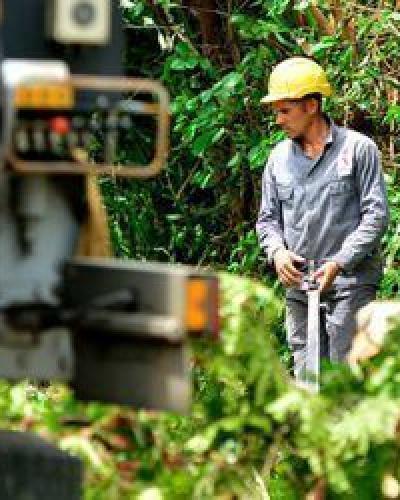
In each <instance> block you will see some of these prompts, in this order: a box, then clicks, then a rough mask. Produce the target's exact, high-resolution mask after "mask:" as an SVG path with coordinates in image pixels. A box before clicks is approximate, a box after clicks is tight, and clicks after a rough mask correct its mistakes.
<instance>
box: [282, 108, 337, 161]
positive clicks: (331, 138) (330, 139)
mask: <svg viewBox="0 0 400 500" xmlns="http://www.w3.org/2000/svg"><path fill="white" fill-rule="evenodd" d="M324 118H325V120H326V121H327V123H328V125H329V131H328V135H327V136H326V139H325V147H326V148H327V147H330V146H331V145H332V144H333V143H334V142H335V140H336V138H337V135H338V126H337V125H336V123H335V122H334V121H333V120H332V118H331V117H330V116H328V115H326V114H325V113H324ZM292 144H293V146H294V149H295V151H297V152H299V153H301V154H304V152H303V149H302V148H301V146H300V144H299V142H298V141H297V140H296V139H292Z"/></svg>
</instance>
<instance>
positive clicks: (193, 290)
mask: <svg viewBox="0 0 400 500" xmlns="http://www.w3.org/2000/svg"><path fill="white" fill-rule="evenodd" d="M186 300H187V304H186V327H187V329H188V330H190V331H195V332H199V331H202V330H205V329H206V328H207V326H208V319H209V318H208V284H207V281H206V280H202V279H191V280H189V281H188V284H187V299H186Z"/></svg>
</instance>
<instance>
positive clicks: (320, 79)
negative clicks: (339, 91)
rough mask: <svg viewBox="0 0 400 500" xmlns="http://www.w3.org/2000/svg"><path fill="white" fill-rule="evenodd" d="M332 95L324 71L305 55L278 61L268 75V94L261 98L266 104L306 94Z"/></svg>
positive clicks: (298, 97) (297, 97) (299, 97)
mask: <svg viewBox="0 0 400 500" xmlns="http://www.w3.org/2000/svg"><path fill="white" fill-rule="evenodd" d="M317 93H318V94H322V95H325V96H330V95H332V88H331V86H330V84H329V82H328V79H327V77H326V74H325V71H324V70H323V69H322V68H321V66H320V65H319V64H317V63H316V62H314V61H312V60H311V59H307V58H306V57H291V58H289V59H286V60H285V61H282V62H281V63H279V64H278V65H277V66H275V68H274V69H273V70H272V73H271V75H270V77H269V85H268V94H267V95H266V96H265V97H263V98H262V99H261V103H262V104H268V103H270V102H274V101H280V100H281V99H301V98H302V97H304V96H305V95H307V94H317Z"/></svg>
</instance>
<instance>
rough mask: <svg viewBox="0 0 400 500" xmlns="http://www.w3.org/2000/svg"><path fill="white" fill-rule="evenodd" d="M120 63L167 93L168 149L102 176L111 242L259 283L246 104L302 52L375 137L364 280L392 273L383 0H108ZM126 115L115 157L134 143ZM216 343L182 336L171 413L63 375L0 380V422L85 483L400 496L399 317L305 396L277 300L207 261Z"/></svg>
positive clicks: (258, 121)
mask: <svg viewBox="0 0 400 500" xmlns="http://www.w3.org/2000/svg"><path fill="white" fill-rule="evenodd" d="M121 4H122V5H123V9H124V16H125V19H126V31H127V35H128V40H129V43H128V48H127V52H126V67H127V70H128V73H129V74H132V75H135V76H139V75H141V76H150V77H154V78H159V79H161V80H162V81H163V82H164V84H165V85H166V87H167V88H168V89H169V91H170V94H171V97H172V137H171V154H170V157H169V160H168V165H167V168H166V169H165V171H164V172H163V173H162V174H161V175H160V176H159V177H158V178H156V179H154V180H151V181H146V182H131V181H129V182H128V181H126V180H122V181H121V180H115V179H103V180H102V181H101V183H102V188H103V192H104V194H105V199H106V203H107V206H108V210H109V216H110V226H111V231H112V237H113V243H114V248H115V251H116V253H117V254H118V255H120V256H125V257H134V258H145V259H157V260H164V261H171V262H185V263H190V264H195V265H196V264H201V265H210V266H212V268H217V269H223V270H227V271H231V272H236V273H239V274H242V275H249V276H252V277H257V278H259V279H260V280H263V281H264V282H266V283H269V284H271V283H272V281H273V277H272V275H269V277H268V269H267V267H266V262H265V258H264V257H263V255H262V254H261V253H260V251H259V248H258V244H257V241H256V237H255V232H254V223H255V219H256V214H257V209H258V204H259V197H260V192H259V186H260V180H261V173H262V170H263V167H264V164H265V161H266V159H267V157H268V154H269V152H270V150H271V148H272V147H273V145H274V144H275V143H276V142H277V141H279V140H280V139H281V138H282V134H281V132H280V131H279V130H278V129H277V128H276V126H275V125H274V121H273V117H272V116H271V114H270V113H269V112H268V110H266V109H264V108H262V107H261V106H260V104H259V100H260V98H261V97H262V96H263V95H264V94H265V92H266V82H267V76H268V73H269V72H270V70H271V68H272V67H273V66H274V65H275V64H276V63H277V62H279V61H280V60H282V59H284V58H285V57H288V56H291V55H294V54H299V55H309V56H311V57H314V58H315V59H316V60H317V61H318V62H319V63H321V64H322V65H323V66H324V67H325V68H326V70H327V72H328V75H329V78H330V80H331V82H332V84H333V86H334V88H335V96H334V97H333V98H332V99H329V100H328V101H327V102H326V103H325V109H326V110H327V112H328V113H330V114H331V116H332V117H333V118H334V119H335V120H336V121H337V122H338V123H341V124H346V125H348V126H350V127H354V128H356V129H357V130H360V131H362V132H364V133H366V134H368V135H370V136H371V137H373V138H374V139H375V140H376V141H377V142H378V144H379V146H380V148H381V151H382V155H383V163H384V168H385V173H386V179H387V183H388V190H389V197H390V205H391V226H390V230H389V232H388V234H387V235H386V237H385V240H384V251H385V255H386V258H387V267H386V273H385V278H384V280H383V282H382V286H381V294H382V295H384V296H393V295H396V294H398V285H399V283H400V273H399V271H398V268H397V265H398V260H399V257H400V225H399V223H400V192H399V179H398V167H399V165H400V143H399V124H400V102H399V98H398V96H399V89H400V77H399V70H398V60H399V56H400V43H399V41H400V2H399V0H354V1H344V0H329V1H328V0H326V1H322V0H321V1H316V0H312V1H309V0H296V1H294V0H181V1H180V0H176V1H174V2H173V1H170V0H121ZM148 141H149V137H148V136H147V135H146V133H144V132H143V131H142V130H140V129H132V132H131V143H130V144H129V147H128V145H127V147H126V149H125V150H124V151H121V153H120V154H121V159H124V158H134V159H141V158H142V157H145V156H146V154H147V149H148ZM221 287H222V304H221V316H222V332H221V340H220V342H218V343H209V342H207V343H204V344H203V343H197V344H196V345H194V353H195V355H194V359H193V378H194V389H195V390H194V405H193V409H192V412H191V414H190V415H189V416H185V417H184V416H177V415H171V414H155V413H149V412H144V411H138V412H134V411H130V410H127V409H121V408H118V407H109V406H105V405H99V404H97V403H92V404H89V405H82V404H80V403H78V402H76V401H75V400H74V398H73V395H72V394H71V393H70V392H69V391H67V390H66V389H65V388H63V387H57V386H52V387H51V388H50V389H49V390H47V391H44V390H32V388H31V387H30V386H29V385H27V384H26V383H23V384H18V385H16V386H10V385H9V384H6V383H1V384H0V425H1V426H8V427H10V426H11V427H13V428H17V429H24V430H35V431H36V432H40V433H42V434H43V435H45V436H46V437H47V438H49V439H52V440H54V441H55V442H57V443H59V445H60V446H61V447H63V448H64V449H67V450H70V451H72V452H74V453H78V454H79V455H80V456H81V457H83V459H84V460H85V463H86V464H87V467H86V483H85V498H86V499H96V500H97V499H105V500H114V499H118V500H120V499H124V498H127V499H134V498H140V500H160V499H166V500H176V499H177V500H181V499H182V500H186V499H198V500H207V499H210V500H211V499H219V500H234V499H249V500H258V499H262V500H266V499H268V498H271V499H274V500H275V499H282V500H291V499H301V498H305V497H306V495H308V496H307V498H309V499H314V500H318V499H323V498H327V499H362V500H369V499H371V500H376V499H380V498H400V461H399V457H400V449H399V448H400V444H399V443H400V441H399V428H400V425H399V422H400V359H399V355H398V345H399V342H400V331H399V330H398V329H397V330H394V331H393V333H392V335H391V337H390V338H389V340H388V342H387V345H386V347H385V349H384V350H383V351H382V352H381V354H380V355H379V356H378V357H377V358H375V359H374V360H372V361H370V362H368V363H366V364H365V365H363V366H362V367H360V368H359V369H357V370H350V369H349V368H347V367H344V366H328V367H325V369H324V384H323V387H324V388H323V390H322V392H321V394H320V395H318V396H313V395H310V394H308V393H305V392H303V391H301V390H300V389H298V388H296V387H294V386H293V385H292V384H291V383H290V382H289V379H288V376H287V372H286V370H285V369H284V367H283V365H282V363H280V360H279V356H278V354H279V353H281V359H282V353H283V354H285V352H286V351H285V349H282V344H280V343H279V342H277V341H276V337H278V338H279V337H280V338H281V335H282V328H281V317H282V304H281V302H280V301H279V300H278V299H277V298H276V295H275V294H274V293H273V291H272V287H271V286H270V287H269V288H266V287H263V286H260V285H257V284H255V283H254V282H251V281H248V280H239V279H238V278H234V277H233V276H232V275H230V274H221Z"/></svg>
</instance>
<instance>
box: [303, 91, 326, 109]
mask: <svg viewBox="0 0 400 500" xmlns="http://www.w3.org/2000/svg"><path fill="white" fill-rule="evenodd" d="M308 99H315V100H316V101H317V103H318V111H319V112H320V113H322V94H320V93H319V92H314V93H312V94H306V95H305V96H304V97H302V98H301V100H302V101H306V100H308Z"/></svg>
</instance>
